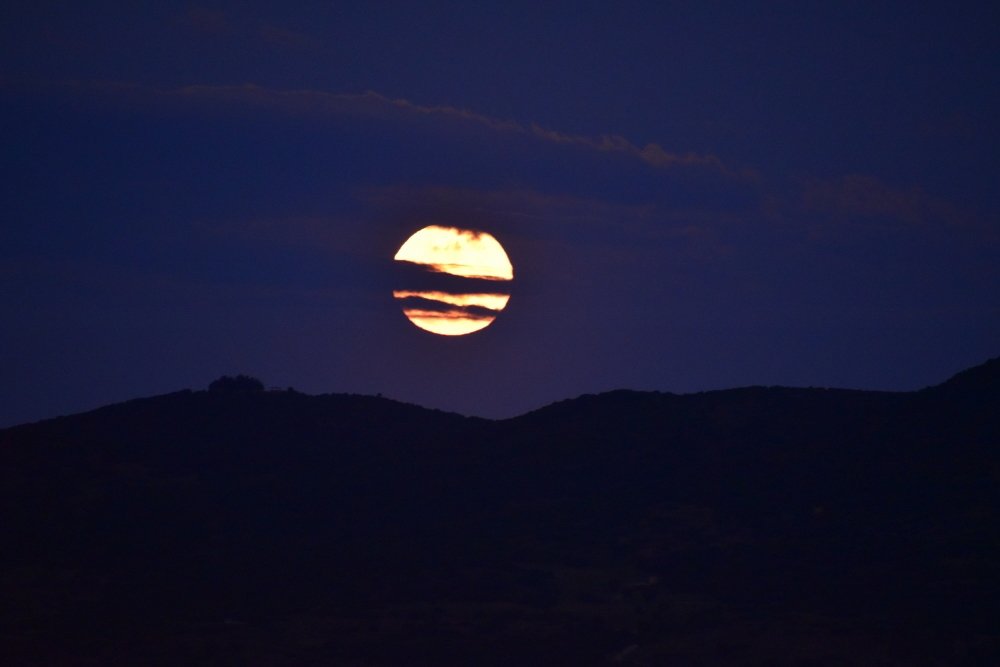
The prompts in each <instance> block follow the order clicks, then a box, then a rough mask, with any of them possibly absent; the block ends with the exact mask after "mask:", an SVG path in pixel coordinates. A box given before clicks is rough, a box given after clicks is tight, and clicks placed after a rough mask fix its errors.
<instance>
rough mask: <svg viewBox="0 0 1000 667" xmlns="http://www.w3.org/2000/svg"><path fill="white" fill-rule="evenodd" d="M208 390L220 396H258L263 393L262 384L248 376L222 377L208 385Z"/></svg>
mask: <svg viewBox="0 0 1000 667" xmlns="http://www.w3.org/2000/svg"><path fill="white" fill-rule="evenodd" d="M208 390H209V391H213V392H218V393H221V394H258V393H260V392H262V391H264V383H263V382H261V381H260V380H258V379H257V378H255V377H251V376H249V375H237V376H236V377H230V376H228V375H223V376H222V377H220V378H219V379H218V380H215V381H214V382H212V384H210V385H208Z"/></svg>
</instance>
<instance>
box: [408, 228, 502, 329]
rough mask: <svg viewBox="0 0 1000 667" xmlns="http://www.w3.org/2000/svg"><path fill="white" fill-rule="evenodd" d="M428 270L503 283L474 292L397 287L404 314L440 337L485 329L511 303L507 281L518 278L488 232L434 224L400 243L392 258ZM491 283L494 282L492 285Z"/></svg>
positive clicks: (417, 324) (474, 280)
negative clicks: (402, 288) (401, 288)
mask: <svg viewBox="0 0 1000 667" xmlns="http://www.w3.org/2000/svg"><path fill="white" fill-rule="evenodd" d="M393 259H395V260H396V261H397V262H407V263H409V264H411V265H414V266H417V267H419V268H420V269H422V270H424V271H426V272H428V273H439V274H448V275H451V276H456V277H458V278H466V279H469V281H470V283H477V284H478V285H482V284H483V283H482V282H480V281H491V282H496V283H498V284H499V287H500V288H498V289H490V288H487V289H484V288H482V287H478V286H477V287H476V289H475V290H471V289H470V290H469V291H467V292H466V291H461V292H455V291H443V290H395V291H393V293H392V295H393V297H395V298H396V300H397V301H399V302H400V304H401V306H402V308H403V314H404V315H406V317H407V318H409V320H410V322H412V323H413V324H415V325H416V326H418V327H420V328H421V329H423V330H424V331H429V332H431V333H434V334H438V335H441V336H464V335H466V334H470V333H473V332H474V331H479V330H480V329H485V328H486V327H488V326H489V325H490V324H492V323H493V320H495V319H496V316H497V314H498V313H500V311H502V310H503V309H504V308H506V307H507V302H508V301H509V300H510V292H509V290H508V289H506V285H504V283H509V282H510V281H512V280H513V279H514V267H513V266H512V265H511V263H510V259H509V258H508V257H507V253H506V252H505V251H504V249H503V246H502V245H500V242H499V241H497V240H496V239H495V238H494V237H493V236H492V235H490V234H487V233H486V232H480V231H473V230H470V229H459V228H458V227H443V226H440V225H430V226H428V227H424V228H423V229H421V230H419V231H417V232H416V233H414V234H413V236H411V237H410V238H408V239H407V240H406V242H405V243H403V245H402V246H400V248H399V250H398V251H397V252H396V256H395V257H394V258H393ZM490 287H492V286H490Z"/></svg>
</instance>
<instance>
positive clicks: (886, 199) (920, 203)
mask: <svg viewBox="0 0 1000 667" xmlns="http://www.w3.org/2000/svg"><path fill="white" fill-rule="evenodd" d="M801 203H802V208H803V209H804V210H805V211H806V212H808V213H822V214H825V215H828V216H831V217H833V218H837V219H847V218H850V219H870V218H882V219H889V220H896V221H899V222H901V223H905V224H928V223H935V222H937V223H945V224H950V225H963V224H968V223H970V222H971V221H972V216H971V215H970V214H969V213H967V212H964V211H962V210H961V209H959V207H957V206H955V205H954V204H951V203H950V202H947V201H945V200H943V199H939V198H937V197H933V196H931V195H929V194H927V193H926V192H924V191H923V190H921V189H920V188H915V187H914V188H908V189H901V188H894V187H891V186H889V185H887V184H886V183H884V182H882V181H881V180H880V179H878V178H875V177H874V176H869V175H864V174H850V175H848V176H844V177H842V178H839V179H834V180H810V181H807V182H806V183H805V184H804V186H803V190H802V200H801Z"/></svg>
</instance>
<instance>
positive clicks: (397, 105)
mask: <svg viewBox="0 0 1000 667" xmlns="http://www.w3.org/2000/svg"><path fill="white" fill-rule="evenodd" d="M206 21H207V19H206ZM209 25H215V24H214V23H211V22H209ZM269 34H271V35H272V36H273V37H275V38H277V37H280V35H278V33H275V32H273V31H271V32H269ZM284 34H285V33H284V32H282V33H281V35H284ZM61 86H62V87H64V88H66V89H72V90H77V91H79V92H88V91H89V92H93V93H97V94H101V95H107V96H116V97H125V98H129V99H131V100H133V101H136V102H140V101H143V100H146V101H149V102H153V101H157V102H160V103H163V102H167V103H170V102H173V103H182V104H197V103H199V102H207V103H226V104H231V105H233V106H242V107H254V108H258V109H267V110H271V111H275V112H282V113H290V114H309V115H318V116H324V115H342V114H351V115H363V116H375V117H386V116H392V115H398V116H410V117H424V118H438V119H442V120H447V121H452V122H456V123H468V124H473V125H478V126H480V127H483V128H486V129H488V130H490V131H493V132H497V133H507V134H513V135H520V136H524V137H530V138H534V139H535V140H538V141H542V142H545V143H548V144H555V145H561V146H572V147H574V148H578V149H583V150H588V151H594V152H600V153H614V154H620V155H626V156H629V157H631V158H634V159H637V160H640V161H642V162H644V163H645V164H647V165H649V166H650V167H652V168H656V169H672V168H695V169H707V170H711V171H715V172H718V173H720V174H722V175H725V176H727V177H731V178H737V179H740V180H749V181H754V180H758V179H759V178H760V176H759V174H757V172H756V171H755V170H753V169H749V168H738V167H735V166H732V165H729V164H727V163H726V162H725V161H723V160H722V159H721V158H719V157H718V156H716V155H714V154H710V153H707V154H702V153H693V152H686V153H674V152H670V151H668V150H667V149H665V148H663V147H662V146H661V145H659V144H657V143H647V144H644V145H643V144H637V143H635V142H633V141H631V140H629V139H627V138H626V137H623V136H621V135H617V134H608V135H599V136H586V135H577V134H568V133H565V132H560V131H559V130H556V129H551V128H546V127H542V126H540V125H538V124H535V123H528V124H525V123H522V122H520V121H516V120H510V119H504V118H498V117H495V116H490V115H488V114H483V113H478V112H476V111H471V110H469V109H464V108H460V107H455V106H450V105H424V104H418V103H416V102H413V101H411V100H408V99H404V98H393V97H389V96H386V95H383V94H381V93H378V92H375V91H371V90H369V91H366V92H363V93H331V92H326V91H320V90H310V89H303V90H280V89H274V88H267V87H264V86H259V85H256V84H251V83H247V84H239V85H189V86H180V87H176V88H156V87H153V86H147V85H144V84H137V83H127V82H68V83H64V84H61Z"/></svg>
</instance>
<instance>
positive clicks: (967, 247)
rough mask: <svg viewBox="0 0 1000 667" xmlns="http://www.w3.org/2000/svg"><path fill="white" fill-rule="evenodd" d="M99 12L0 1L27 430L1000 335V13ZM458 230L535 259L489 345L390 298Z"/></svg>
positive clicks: (920, 349)
mask: <svg viewBox="0 0 1000 667" xmlns="http://www.w3.org/2000/svg"><path fill="white" fill-rule="evenodd" d="M11 4H15V3H11ZM16 4H27V3H16ZM85 4H86V6H79V7H70V8H68V9H67V8H65V7H62V6H58V5H55V4H50V3H44V2H42V3H32V5H31V7H30V8H18V7H16V6H6V7H5V8H4V9H2V10H0V54H2V55H0V102H2V104H0V121H2V128H3V130H2V132H3V146H4V152H3V159H2V166H3V179H2V186H0V187H2V194H3V202H4V213H3V216H2V222H0V308H2V312H3V322H4V324H3V327H0V378H2V382H0V426H2V425H10V424H14V423H18V422H22V421H27V420H34V419H39V418H44V417H50V416H54V415H57V414H62V413H67V412H74V411H79V410H82V409H87V408H91V407H96V406H98V405H101V404H104V403H108V402H112V401H117V400H123V399H127V398H131V397H135V396H140V395H148V394H155V393H160V392H164V391H169V390H174V389H179V388H183V387H203V386H205V385H206V384H207V383H208V382H209V381H210V380H212V379H214V378H215V377H217V376H219V375H221V374H223V373H230V374H231V373H237V372H242V373H249V374H253V375H257V376H259V377H260V378H261V379H262V380H263V381H264V382H265V383H266V384H268V385H274V386H289V385H291V386H294V387H296V388H297V389H300V390H302V391H307V392H311V393H312V392H326V391H337V392H341V391H344V392H358V393H376V392H381V393H383V394H384V395H386V396H390V397H393V398H398V399H401V400H406V401H412V402H416V403H420V404H423V405H426V406H429V407H438V408H443V409H449V410H457V411H459V412H463V413H467V414H477V415H483V416H489V417H498V416H509V415H513V414H517V413H520V412H523V411H526V410H528V409H531V408H534V407H539V406H541V405H543V404H545V403H547V402H550V401H553V400H557V399H560V398H566V397H570V396H575V395H578V394H580V393H584V392H595V391H602V390H607V389H613V388H619V387H629V388H635V389H659V390H665V391H677V392H687V391H695V390H701V389H712V388H725V387H732V386H740V385H748V384H785V385H800V386H840V387H854V388H871V389H914V388H919V387H921V386H925V385H927V384H932V383H936V382H938V381H941V380H943V379H944V378H945V377H947V376H948V375H949V374H951V373H952V372H955V371H957V370H960V369H961V368H963V367H966V366H969V365H972V364H975V363H978V362H980V361H982V360H984V359H985V358H987V357H991V356H996V355H997V354H998V352H1000V345H998V342H1000V299H998V297H997V295H998V294H1000V270H998V266H1000V261H998V260H1000V252H998V251H1000V229H998V213H1000V199H998V194H997V185H996V184H997V182H998V176H1000V169H998V155H1000V141H998V128H997V122H996V119H997V118H1000V103H998V94H997V86H996V72H997V71H998V65H1000V62H998V60H1000V58H998V53H997V48H996V39H995V36H996V35H997V34H1000V25H998V21H997V15H996V13H995V12H993V11H991V10H990V8H989V5H988V3H968V4H962V3H959V4H952V5H948V6H944V5H941V6H939V7H936V8H930V9H926V8H920V7H917V6H915V5H914V4H913V3H871V2H845V3H829V5H830V6H829V7H826V8H822V9H815V8H812V7H810V8H808V9H806V8H805V6H804V5H803V3H791V2H788V3H763V4H760V5H757V6H753V7H751V6H749V5H750V4H753V3H742V2H724V3H713V2H701V3H690V6H688V7H680V8H664V7H663V6H662V5H663V4H664V3H566V4H564V5H562V6H558V5H556V4H555V3H524V4H518V3H510V2H505V3H502V4H501V3H495V5H494V6H493V7H492V8H484V7H482V6H479V4H480V3H382V4H376V3H361V4H358V3H352V4H355V5H357V6H354V7H346V6H345V7H340V6H338V5H337V3H273V4H269V3H231V4H220V3H205V4H197V5H195V4H187V3H178V4H176V5H175V6H172V7H166V6H165V5H164V3H158V4H157V7H158V8H157V9H138V8H137V9H122V8H121V7H120V6H119V5H121V4H122V3H96V4H93V3H85ZM102 4H103V5H104V6H101V5H102ZM286 4H287V5H291V7H287V6H285V5H286ZM872 4H877V5H878V6H877V7H872V6H871V5H872ZM310 5H311V6H310ZM345 5H346V3H345ZM362 5H363V6H362ZM472 5H475V6H472ZM539 5H542V6H541V7H540V6H539ZM432 223H438V224H456V225H462V226H467V227H472V228H480V229H485V230H487V231H489V232H491V233H492V234H494V235H495V236H496V237H497V238H498V239H499V240H500V241H501V242H502V243H503V244H504V246H505V247H506V248H507V251H508V254H509V255H510V257H511V260H512V261H513V263H514V267H515V274H516V279H515V283H514V286H513V297H512V299H511V302H510V305H509V307H508V309H507V310H506V311H505V312H504V313H503V314H502V315H501V316H500V317H499V318H498V319H497V321H496V322H495V323H494V324H493V325H492V326H490V327H489V328H487V329H486V330H484V331H482V332H480V333H477V334H474V335H471V336H468V337H464V338H461V339H452V338H441V337H435V336H433V335H431V334H427V333H426V332H423V331H420V330H418V329H416V328H415V327H413V326H412V325H411V324H409V323H408V322H407V320H406V319H405V317H404V316H403V315H402V314H401V312H400V311H399V308H398V306H397V304H396V303H394V301H393V299H392V289H393V288H394V287H400V286H399V285H396V284H395V278H396V276H395V274H394V272H393V266H392V262H391V258H392V255H393V254H394V253H395V251H396V249H397V248H398V247H399V245H400V244H401V243H402V241H403V240H405V238H406V237H407V236H408V235H409V234H410V233H412V232H413V231H415V230H416V229H418V228H420V227H422V226H424V225H427V224H432Z"/></svg>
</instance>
